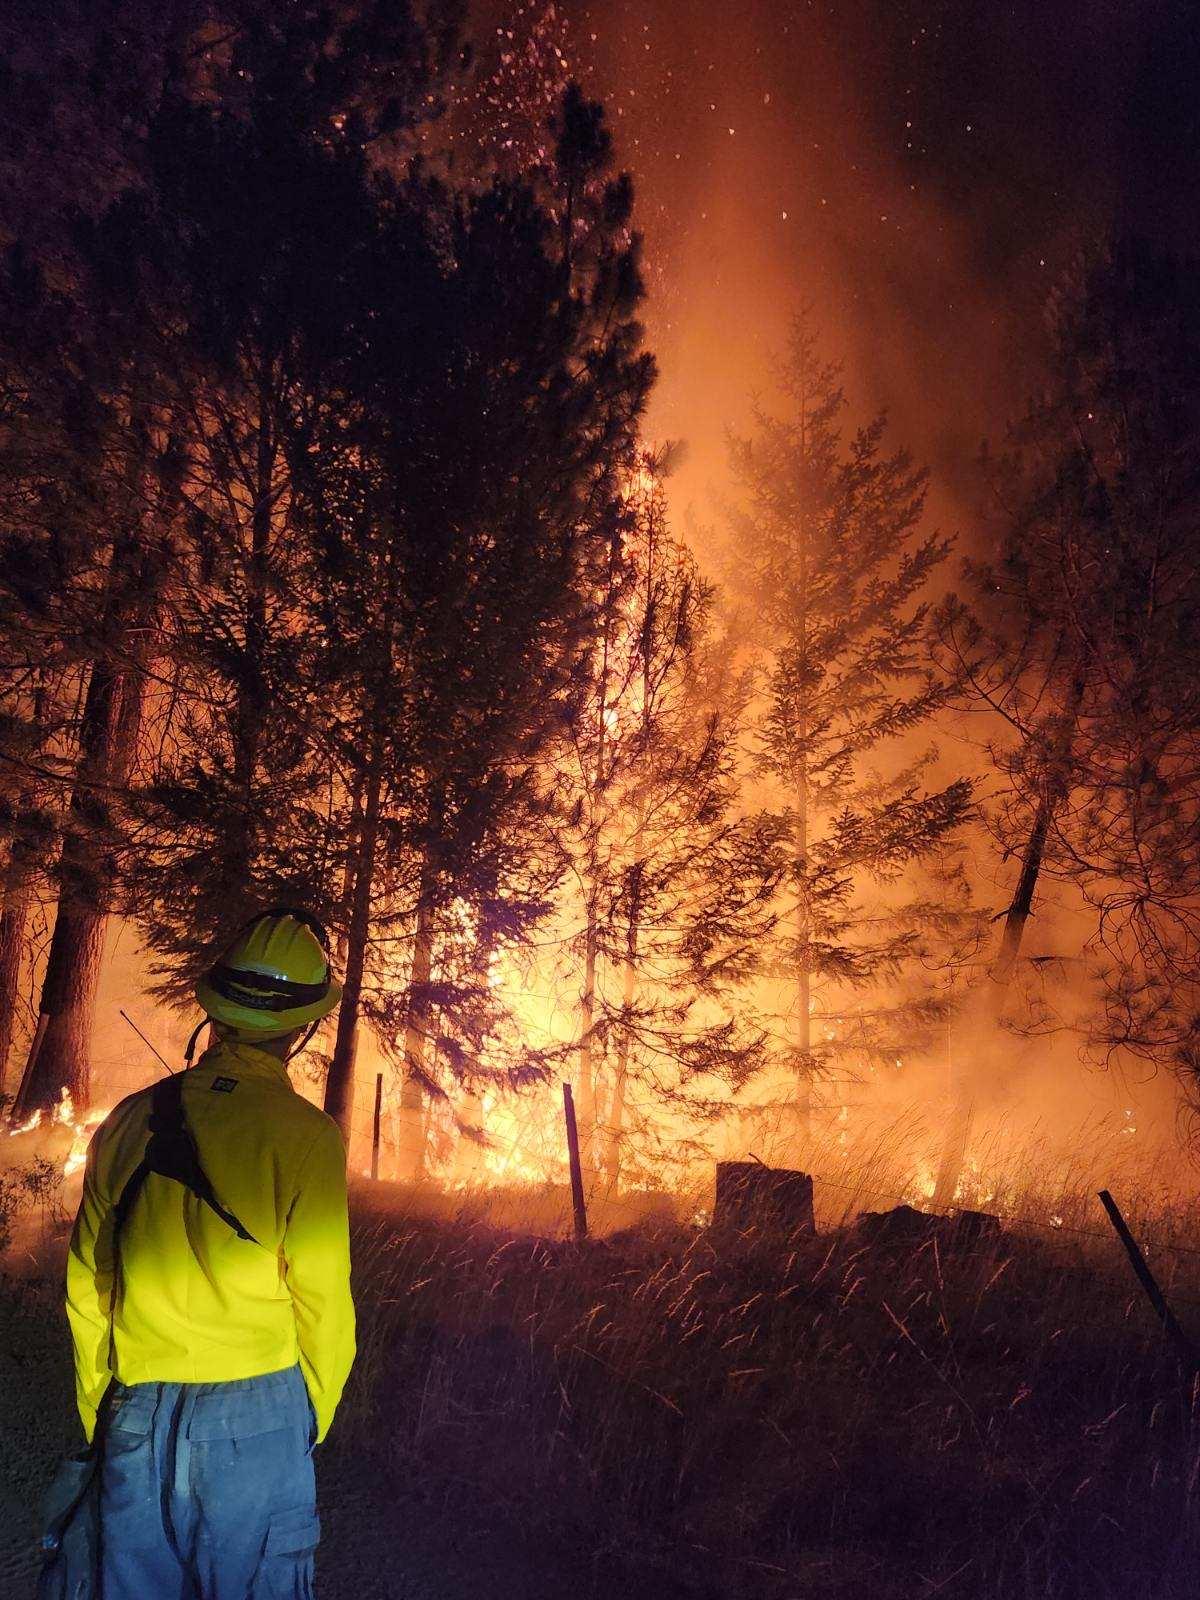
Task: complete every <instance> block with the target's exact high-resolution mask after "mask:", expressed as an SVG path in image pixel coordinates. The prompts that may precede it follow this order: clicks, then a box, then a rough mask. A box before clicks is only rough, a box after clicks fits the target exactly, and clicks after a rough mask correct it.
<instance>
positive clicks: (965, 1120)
mask: <svg viewBox="0 0 1200 1600" xmlns="http://www.w3.org/2000/svg"><path fill="white" fill-rule="evenodd" d="M1083 687H1084V686H1083V683H1082V681H1081V680H1079V679H1077V680H1076V681H1075V683H1074V684H1073V685H1072V691H1071V697H1070V701H1069V705H1068V721H1067V725H1066V730H1065V731H1064V733H1063V735H1062V736H1061V738H1060V740H1059V741H1058V745H1057V748H1056V750H1055V752H1054V766H1053V768H1052V771H1051V775H1050V779H1049V782H1048V783H1047V785H1046V787H1045V789H1044V791H1043V793H1042V795H1041V797H1040V799H1039V800H1038V808H1037V811H1036V812H1035V814H1034V819H1033V827H1032V828H1031V829H1030V832H1029V839H1028V841H1027V842H1026V845H1025V854H1024V856H1023V858H1022V861H1021V876H1020V877H1019V878H1018V880H1017V887H1016V891H1015V893H1014V894H1013V898H1012V903H1011V905H1010V906H1009V908H1008V911H1007V912H1006V913H1005V917H1004V932H1003V934H1002V936H1001V939H1000V949H999V951H998V953H997V955H996V960H995V961H994V962H993V964H992V967H991V969H990V971H989V972H988V975H987V978H986V979H985V981H984V983H983V985H982V987H981V988H980V989H979V990H978V991H977V992H976V994H975V996H974V997H973V1003H972V1004H971V1005H970V1006H968V1008H966V1011H965V1015H964V1021H966V1022H967V1023H968V1038H967V1040H966V1041H965V1044H966V1048H967V1049H968V1050H970V1051H972V1052H973V1062H972V1069H971V1070H970V1071H960V1072H959V1073H958V1083H957V1089H956V1093H955V1096H954V1103H953V1105H952V1107H951V1112H950V1120H949V1125H948V1127H947V1131H946V1142H945V1144H944V1145H943V1147H942V1157H941V1161H940V1162H939V1163H938V1174H937V1181H936V1183H935V1185H934V1191H933V1202H932V1203H933V1208H934V1210H935V1211H941V1210H945V1209H946V1208H947V1207H949V1206H951V1205H953V1203H954V1198H955V1195H956V1194H957V1191H958V1187H959V1184H960V1182H961V1181H962V1173H963V1166H964V1164H965V1161H966V1155H967V1145H968V1143H969V1142H970V1137H971V1124H972V1122H973V1121H974V1115H975V1096H976V1092H977V1086H978V1084H979V1082H980V1081H981V1078H982V1076H983V1075H984V1074H985V1073H986V1071H987V1070H988V1068H989V1067H990V1066H991V1065H992V1063H993V1061H994V1049H995V1040H996V1035H997V1032H998V1030H999V1027H1000V1022H1001V1018H1002V1016H1003V1013H1004V1005H1005V1001H1006V1000H1007V998H1008V991H1009V988H1010V986H1011V984H1012V979H1013V973H1014V972H1015V971H1016V968H1017V960H1018V957H1019V956H1020V953H1021V942H1022V940H1023V939H1024V937H1025V928H1026V924H1027V923H1028V921H1029V918H1030V915H1031V914H1032V912H1033V896H1034V892H1035V890H1036V889H1037V882H1038V877H1039V875H1040V873H1041V870H1042V860H1043V857H1044V856H1045V853H1046V840H1047V838H1048V837H1049V833H1050V825H1051V823H1052V822H1053V821H1054V815H1055V812H1056V811H1057V810H1058V807H1059V806H1060V805H1061V804H1062V802H1063V800H1064V798H1065V797H1066V794H1067V791H1068V789H1069V788H1070V783H1071V766H1070V743H1071V735H1072V732H1073V730H1074V725H1075V718H1076V716H1077V714H1078V711H1079V706H1080V703H1081V701H1082V699H1083ZM960 1031H961V1030H960ZM961 1048H962V1045H961V1043H960V1049H961Z"/></svg>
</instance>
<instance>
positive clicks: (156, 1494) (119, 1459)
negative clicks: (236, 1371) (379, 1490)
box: [100, 1366, 321, 1600]
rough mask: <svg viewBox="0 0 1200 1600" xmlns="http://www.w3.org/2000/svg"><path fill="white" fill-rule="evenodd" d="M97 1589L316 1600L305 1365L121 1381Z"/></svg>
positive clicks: (125, 1595) (132, 1597)
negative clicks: (258, 1372)
mask: <svg viewBox="0 0 1200 1600" xmlns="http://www.w3.org/2000/svg"><path fill="white" fill-rule="evenodd" d="M111 1406H112V1410H111V1414H110V1418H109V1422H108V1430H107V1434H106V1440H105V1450H104V1460H103V1466H102V1470H101V1479H100V1543H101V1557H100V1571H101V1584H100V1596H101V1600H312V1594H313V1551H314V1550H315V1549H316V1547H317V1541H318V1539H319V1538H320V1531H321V1530H320V1523H319V1522H318V1521H317V1508H316V1484H315V1479H314V1475H313V1462H312V1448H313V1441H314V1440H315V1438H316V1431H317V1430H316V1420H315V1417H314V1414H313V1410H312V1406H311V1405H310V1403H309V1399H308V1392H307V1390H306V1389H305V1387H304V1379H303V1377H302V1376H301V1373H300V1368H299V1367H298V1366H295V1367H287V1368H285V1369H284V1370H283V1371H281V1372H267V1373H264V1374H263V1375H262V1376H261V1377H257V1378H240V1379H237V1380H234V1381H232V1382H229V1383H135V1384H129V1385H126V1384H114V1385H113V1392H112V1396H111Z"/></svg>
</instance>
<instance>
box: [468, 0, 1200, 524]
mask: <svg viewBox="0 0 1200 1600" xmlns="http://www.w3.org/2000/svg"><path fill="white" fill-rule="evenodd" d="M480 17H481V29H480V31H481V34H482V35H483V36H484V37H485V38H486V39H488V40H489V41H490V40H492V39H495V38H497V37H498V39H499V45H500V47H501V48H502V49H503V51H505V52H506V53H509V54H510V55H512V56H514V57H515V60H516V68H517V69H519V67H520V64H521V59H522V57H521V52H522V49H523V48H527V47H528V38H529V35H528V28H529V24H530V21H531V19H533V22H534V27H535V30H536V40H535V48H536V49H537V51H538V52H539V54H540V57H541V58H542V60H543V62H544V64H545V65H546V66H547V67H548V69H549V70H550V71H551V74H553V72H554V71H558V72H560V73H562V74H563V75H564V76H565V75H567V74H569V75H572V76H578V77H580V78H581V80H582V81H583V82H584V84H585V85H586V86H587V88H588V90H589V92H591V93H594V94H597V95H599V96H601V97H603V98H604V99H605V101H606V102H607V104H608V107H609V110H610V114H611V119H612V123H613V127H614V130H615V132H616V135H617V138H618V141H619V147H620V152H619V153H620V157H621V160H622V162H623V163H624V164H626V165H628V166H629V167H630V168H631V169H632V170H633V173H634V175H635V178H636V179H637V183H638V223H639V226H640V227H641V228H642V229H643V231H644V233H645V236H646V249H647V264H648V269H649V277H650V283H651V288H652V299H651V303H650V306H649V307H648V311H647V321H648V324H649V328H650V334H651V342H652V344H653V346H654V348H655V350H656V352H657V353H658V355H659V358H660V362H661V367H662V380H661V383H660V385H659V390H658V394H657V397H656V400H655V404H654V409H653V412H652V415H651V428H652V431H653V432H655V433H656V434H658V435H659V436H672V437H676V436H683V437H686V438H687V439H688V441H689V444H690V447H691V454H690V459H689V462H688V464H687V466H686V467H685V469H684V470H683V472H682V473H681V475H680V479H679V484H680V488H679V489H678V490H677V500H678V501H680V502H690V501H694V502H695V505H696V510H697V512H698V514H699V515H700V517H701V520H702V521H703V520H705V519H706V516H707V512H708V508H707V507H706V505H705V500H706V498H707V496H706V486H707V485H708V483H709V482H710V481H712V480H713V479H714V478H716V477H718V476H719V473H720V469H721V462H722V459H723V451H722V444H721V434H722V429H723V427H724V426H725V425H726V424H727V423H733V424H735V425H741V424H744V422H745V421H746V412H747V405H748V399H749V395H750V393H751V392H752V391H754V390H759V391H761V392H762V393H763V395H764V398H769V393H770V366H771V356H772V352H774V351H776V350H777V349H778V348H779V346H780V344H781V342H782V339H783V336H784V332H785V330H786V327H787V323H788V319H789V317H790V315H791V314H792V311H793V310H794V308H795V307H796V306H797V305H799V304H800V303H802V302H803V301H805V300H807V301H810V302H811V303H812V305H813V308H814V311H815V313H816V316H817V318H818V320H819V322H820V323H821V324H822V325H823V326H824V327H825V328H826V329H827V330H828V344H829V354H830V355H833V356H837V357H840V358H841V359H843V360H844V361H845V365H846V381H847V389H848V392H849V394H850V398H851V400H852V402H854V404H855V406H856V409H858V410H859V411H860V413H866V412H868V411H872V410H874V409H876V408H879V407H883V406H886V407H887V408H888V409H889V411H890V414H891V418H892V423H893V432H894V437H895V438H896V440H897V441H899V440H903V441H904V442H906V443H908V444H910V445H911V446H912V448H913V449H914V451H915V452H916V454H917V456H918V458H919V459H921V460H923V461H926V462H928V463H929V464H930V465H931V466H933V468H934V469H935V477H936V481H935V487H934V493H933V499H932V505H933V507H934V509H935V512H936V513H937V514H938V516H939V518H940V519H942V520H945V521H948V522H952V521H953V520H954V518H955V515H956V512H957V511H958V510H959V509H960V508H961V507H962V505H963V499H962V497H963V496H967V495H969V482H970V474H969V470H968V469H969V464H970V462H971V460H972V458H973V457H974V454H975V451H976V449H977V447H978V444H979V441H980V439H981V438H982V437H983V435H984V434H991V435H992V436H993V437H994V436H995V435H996V434H997V433H998V432H1000V431H1001V430H1002V428H1003V425H1004V420H1005V418H1006V417H1007V416H1009V415H1011V414H1012V412H1013V410H1014V409H1015V408H1016V404H1017V402H1018V399H1019V396H1020V394H1021V393H1022V391H1023V388H1024V386H1025V385H1026V384H1027V383H1028V382H1029V379H1030V375H1031V374H1032V373H1033V372H1035V370H1036V362H1037V356H1038V339H1039V333H1040V326H1041V324H1040V307H1041V304H1042V301H1043V299H1044V295H1045V291H1046V288H1047V286H1048V285H1049V283H1050V282H1051V281H1052V279H1053V277H1054V274H1055V272H1056V271H1057V270H1059V269H1060V268H1061V267H1062V266H1063V265H1064V263H1065V262H1066V261H1067V260H1068V259H1069V257H1070V255H1071V253H1072V252H1073V250H1074V249H1075V248H1076V246H1077V244H1078V242H1079V239H1080V238H1081V236H1082V235H1083V234H1091V233H1094V232H1095V231H1096V230H1097V229H1098V228H1103V227H1104V226H1105V225H1106V224H1107V222H1108V221H1109V220H1110V219H1111V218H1113V217H1114V216H1118V215H1119V216H1120V217H1121V218H1122V219H1123V220H1124V221H1126V222H1127V223H1129V224H1131V225H1133V226H1136V227H1138V228H1140V229H1142V230H1144V231H1147V232H1150V233H1153V234H1155V235H1156V236H1158V237H1161V238H1165V239H1167V240H1169V241H1170V242H1172V243H1174V244H1176V245H1182V246H1185V247H1187V246H1192V245H1194V244H1195V242H1196V232H1197V214H1198V210H1197V201H1198V200H1200V181H1198V180H1200V153H1198V152H1200V110H1198V108H1200V27H1197V13H1196V9H1195V7H1194V6H1191V5H1187V4H1172V3H1169V0H1134V3H1127V4H1114V3H1109V0H1092V3H1090V4H1089V3H1086V0H1020V3H1018V4H998V3H996V4H986V5H984V4H978V3H976V4H963V3H961V0H957V3H956V0H943V3H941V4H929V3H922V4H916V3H911V0H899V3H891V4H889V3H885V0H853V3H848V4H841V5H837V4H829V3H810V4H803V5H798V4H786V3H781V0H741V3H738V4H720V3H716V0H698V3H696V0H693V3H669V0H640V3H637V4H635V3H633V0H605V3H604V4H596V3H594V0H593V3H591V4H585V3H578V0H564V3H563V4H560V5H559V6H558V7H557V8H554V7H550V8H547V7H545V6H542V5H530V6H522V7H519V8H514V7H511V6H510V7H495V6H493V7H490V8H485V9H484V11H483V12H482V13H480ZM497 30H500V31H499V33H497ZM510 31H511V34H512V37H511V39H510V38H509V37H508V35H509V32H510ZM556 51H560V52H561V55H557V54H556ZM509 70H515V69H514V68H512V67H511V65H510V69H509Z"/></svg>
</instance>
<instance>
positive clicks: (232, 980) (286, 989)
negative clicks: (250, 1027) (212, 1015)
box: [206, 961, 329, 1011]
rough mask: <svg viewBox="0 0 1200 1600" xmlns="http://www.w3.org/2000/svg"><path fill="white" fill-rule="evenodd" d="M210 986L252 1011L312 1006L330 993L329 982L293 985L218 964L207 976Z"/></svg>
mask: <svg viewBox="0 0 1200 1600" xmlns="http://www.w3.org/2000/svg"><path fill="white" fill-rule="evenodd" d="M206 981H207V983H208V985H209V987H210V988H211V989H213V990H215V991H216V993H217V994H219V995H221V996H222V998H224V999H226V1000H232V1001H233V1003H234V1005H239V1006H248V1007H249V1008H250V1009H251V1010H252V1011H293V1010H295V1009H296V1008H297V1007H298V1006H307V1005H312V1004H314V1003H315V1002H316V1001H318V1000H324V998H325V996H326V995H327V994H328V993H329V983H328V981H327V980H326V981H325V982H322V983H293V982H292V981H291V980H290V979H288V978H272V977H268V975H267V974H266V973H265V972H248V971H246V970H244V969H243V968H240V967H227V966H226V965H225V963H224V962H223V961H218V963H217V964H216V966H215V967H210V968H209V970H208V973H207V974H206Z"/></svg>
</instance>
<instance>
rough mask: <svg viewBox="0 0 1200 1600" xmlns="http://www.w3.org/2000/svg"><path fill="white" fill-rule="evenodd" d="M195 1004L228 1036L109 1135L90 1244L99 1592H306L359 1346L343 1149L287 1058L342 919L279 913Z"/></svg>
mask: <svg viewBox="0 0 1200 1600" xmlns="http://www.w3.org/2000/svg"><path fill="white" fill-rule="evenodd" d="M196 998H197V1000H198V1001H199V1003H200V1005H201V1007H202V1008H203V1010H204V1012H205V1013H206V1020H207V1022H208V1023H209V1024H210V1033H209V1037H210V1041H211V1042H210V1044H209V1047H208V1049H207V1050H206V1051H205V1052H204V1054H203V1055H202V1056H201V1057H200V1059H199V1061H198V1062H197V1063H196V1065H195V1066H190V1065H189V1068H188V1070H186V1071H184V1072H181V1073H179V1074H177V1075H176V1076H174V1077H172V1078H165V1079H163V1080H161V1081H160V1082H159V1083H158V1084H156V1085H154V1086H153V1089H152V1090H147V1089H143V1090H141V1091H140V1092H139V1093H137V1094H133V1095H130V1096H129V1097H128V1098H127V1099H125V1100H123V1101H122V1102H121V1103H120V1105H118V1106H117V1107H116V1108H115V1109H114V1110H113V1111H112V1112H111V1113H110V1115H109V1116H108V1118H107V1119H106V1120H105V1121H104V1122H103V1123H102V1124H101V1125H100V1127H99V1128H98V1129H97V1131H96V1134H95V1137H94V1138H93V1139H92V1142H91V1146H90V1148H89V1150H88V1158H87V1166H86V1169H85V1174H84V1183H83V1195H82V1199H81V1201H80V1206H79V1214H78V1216H77V1217H76V1220H75V1228H74V1232H73V1233H72V1236H71V1245H70V1254H69V1257H68V1262H67V1315H68V1318H69V1321H70V1324H71V1334H72V1338H73V1341H74V1347H75V1376H76V1393H77V1399H78V1405H79V1413H80V1417H81V1419H82V1422H83V1427H84V1432H85V1433H86V1435H87V1437H88V1440H89V1441H91V1440H92V1438H93V1435H94V1434H95V1432H96V1430H97V1428H98V1427H99V1430H100V1444H101V1450H102V1459H101V1467H100V1476H99V1485H100V1488H99V1516H100V1547H101V1553H100V1580H101V1582H100V1594H101V1595H102V1596H103V1600H160V1597H161V1600H166V1597H167V1596H172V1597H176V1596H178V1597H180V1600H266V1597H267V1596H281V1595H284V1596H289V1597H294V1600H302V1597H309V1596H311V1594H312V1582H313V1577H312V1573H313V1551H314V1550H315V1548H316V1545H317V1540H318V1537H319V1523H318V1520H317V1513H316V1498H315V1484H314V1476H313V1461H312V1452H313V1448H314V1446H315V1445H317V1444H319V1443H320V1442H321V1441H322V1440H323V1439H324V1438H325V1435H326V1434H327V1433H328V1431H329V1425H330V1423H331V1422H332V1420H333V1415H334V1412H335V1410H336V1409H337V1404H338V1401H339V1399H340V1397H341V1393H342V1389H343V1387H344V1385H345V1382H346V1378H347V1376H348V1374H349V1371H350V1367H351V1364H352V1362H353V1359H354V1305H353V1302H352V1300H351V1297H350V1251H349V1230H348V1224H347V1211H346V1152H345V1147H344V1145H343V1142H342V1136H341V1133H340V1131H339V1129H338V1127H337V1124H336V1123H335V1122H334V1121H333V1120H332V1119H331V1118H330V1117H327V1116H326V1115H325V1113H324V1112H323V1111H319V1110H318V1109H317V1108H316V1107H315V1106H314V1105H312V1104H310V1102H309V1101H307V1100H305V1099H303V1098H302V1097H301V1096H300V1095H298V1094H297V1093H296V1092H295V1091H294V1090H293V1088H292V1086H291V1083H290V1081H289V1078H288V1070H287V1062H288V1060H289V1059H290V1057H291V1056H292V1055H293V1054H294V1053H295V1052H296V1050H297V1049H299V1048H302V1047H303V1043H304V1042H306V1041H307V1037H308V1035H309V1034H311V1032H312V1030H313V1029H314V1028H315V1027H316V1026H317V1024H318V1023H319V1021H320V1019H321V1018H322V1017H324V1016H326V1015H328V1013H329V1012H331V1011H332V1010H333V1009H334V1007H335V1006H336V1005H337V1003H338V1001H339V999H340V998H341V988H340V986H339V985H338V984H337V983H336V982H335V981H334V979H333V977H332V975H331V972H330V967H329V954H328V940H327V938H326V937H325V934H324V930H323V929H322V928H321V926H320V924H319V923H318V922H316V921H315V919H313V918H311V917H309V916H308V915H307V914H306V913H305V912H303V911H298V910H294V909H291V908H281V909H278V910H272V911H269V912H264V913H263V914H262V915H260V916H258V917H256V918H255V919H254V920H253V921H252V922H251V923H250V924H248V925H247V927H246V928H245V929H243V931H242V932H241V933H240V934H239V935H238V937H237V938H236V939H235V940H234V942H233V944H232V945H231V946H230V947H229V949H228V950H227V951H226V952H225V954H224V956H223V957H222V958H221V960H220V961H218V962H217V964H216V965H215V966H214V967H212V968H211V969H210V970H209V971H208V972H207V973H206V974H205V976H204V977H203V979H202V980H201V981H200V982H199V984H198V985H197V987H196ZM203 1026H204V1024H203V1023H202V1024H201V1027H203ZM197 1031H199V1030H197ZM194 1037H195V1036H194V1035H193V1039H194ZM156 1130H157V1131H156ZM98 1413H99V1419H98Z"/></svg>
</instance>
